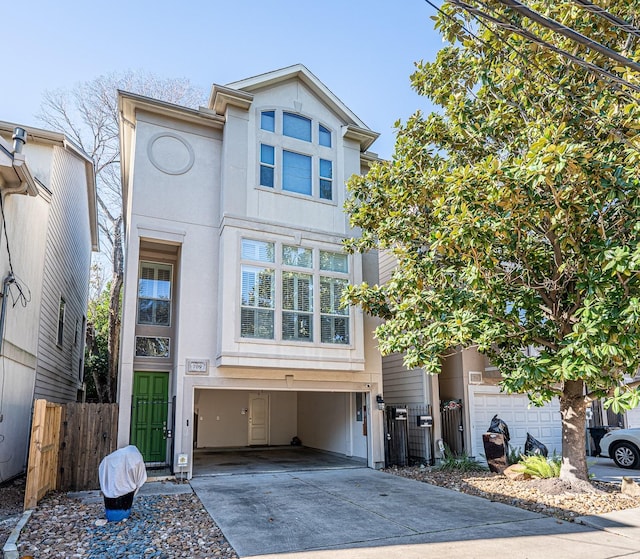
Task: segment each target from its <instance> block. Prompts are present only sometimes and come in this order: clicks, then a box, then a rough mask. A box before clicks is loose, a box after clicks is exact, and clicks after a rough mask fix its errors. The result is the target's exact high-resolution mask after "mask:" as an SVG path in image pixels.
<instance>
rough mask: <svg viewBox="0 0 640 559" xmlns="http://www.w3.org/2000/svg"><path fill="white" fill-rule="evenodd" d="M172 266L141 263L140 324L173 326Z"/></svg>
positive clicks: (139, 286)
mask: <svg viewBox="0 0 640 559" xmlns="http://www.w3.org/2000/svg"><path fill="white" fill-rule="evenodd" d="M171 276H172V266H171V264H161V263H158V262H140V272H139V276H138V324H147V325H151V326H170V325H171Z"/></svg>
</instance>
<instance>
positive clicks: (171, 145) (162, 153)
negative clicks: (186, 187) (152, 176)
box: [147, 132, 195, 175]
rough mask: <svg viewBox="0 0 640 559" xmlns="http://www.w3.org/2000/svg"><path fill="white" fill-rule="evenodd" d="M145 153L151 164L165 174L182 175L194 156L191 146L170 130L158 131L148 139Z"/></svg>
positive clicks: (191, 164) (190, 165) (188, 167)
mask: <svg viewBox="0 0 640 559" xmlns="http://www.w3.org/2000/svg"><path fill="white" fill-rule="evenodd" d="M147 155H148V156H149V161H151V163H152V164H153V166H154V167H155V168H156V169H158V170H159V171H162V172H163V173H166V174H167V175H182V174H184V173H186V172H187V171H188V170H189V169H191V167H193V162H194V160H195V156H194V154H193V148H192V147H191V146H190V145H189V143H188V142H187V141H186V140H185V139H184V138H181V137H180V136H178V135H177V134H173V133H172V132H160V133H159V134H156V135H155V136H153V137H152V138H151V139H150V140H149V144H148V147H147Z"/></svg>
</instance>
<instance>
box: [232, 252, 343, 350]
mask: <svg viewBox="0 0 640 559" xmlns="http://www.w3.org/2000/svg"><path fill="white" fill-rule="evenodd" d="M241 243H242V248H241V258H242V262H241V274H240V275H241V286H240V293H241V295H240V299H241V301H240V337H242V338H260V339H265V340H276V341H278V340H280V341H286V342H294V343H298V342H307V343H316V344H318V343H322V344H349V343H350V333H349V332H350V331H349V327H350V323H349V314H350V311H349V308H342V307H341V305H340V298H341V296H342V292H343V291H344V289H345V288H346V286H347V285H348V281H349V277H348V272H349V268H348V257H347V255H346V254H344V253H340V252H334V251H324V250H318V249H313V248H310V247H301V246H292V245H286V244H280V243H272V242H266V241H258V240H252V239H242V241H241ZM276 311H278V312H276ZM317 332H320V335H319V337H318V334H317Z"/></svg>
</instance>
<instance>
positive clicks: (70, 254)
mask: <svg viewBox="0 0 640 559" xmlns="http://www.w3.org/2000/svg"><path fill="white" fill-rule="evenodd" d="M16 128H17V130H16ZM14 131H15V132H16V133H15V134H14ZM14 136H15V140H14V138H13V137H14ZM25 142H26V143H25ZM0 195H1V196H2V212H0V219H1V220H2V223H0V230H1V231H2V234H1V235H0V283H1V285H2V287H1V288H0V289H1V290H2V295H3V296H2V298H1V299H0V341H1V344H2V345H1V346H0V360H1V363H0V483H1V482H2V481H5V480H7V479H10V478H12V477H15V476H16V475H19V474H21V473H22V472H23V471H24V470H25V468H26V460H27V450H28V445H29V429H30V425H31V410H32V404H33V400H34V398H45V399H47V400H49V401H52V402H75V401H76V400H77V399H78V397H82V390H83V386H84V383H83V363H84V339H85V335H84V331H85V327H86V316H87V299H88V290H89V273H90V265H91V252H92V250H97V249H98V229H97V214H96V191H95V179H94V169H93V163H92V162H91V160H90V159H89V158H88V157H87V155H86V154H84V153H83V152H82V151H81V150H80V149H79V148H78V147H76V146H75V145H74V144H73V143H72V142H71V141H70V140H69V139H68V138H67V137H65V136H64V135H63V134H59V133H56V132H49V131H46V130H39V129H36V128H27V127H16V126H15V125H14V124H9V123H6V122H0Z"/></svg>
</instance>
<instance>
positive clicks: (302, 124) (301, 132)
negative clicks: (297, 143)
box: [282, 113, 311, 142]
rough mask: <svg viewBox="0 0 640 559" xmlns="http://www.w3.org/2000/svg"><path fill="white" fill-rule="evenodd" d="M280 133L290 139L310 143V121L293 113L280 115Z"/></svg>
mask: <svg viewBox="0 0 640 559" xmlns="http://www.w3.org/2000/svg"><path fill="white" fill-rule="evenodd" d="M282 133H283V134H284V135H285V136H289V137H290V138H297V139H298V140H304V141H305V142H310V141H311V120H309V119H308V118H305V117H303V116H300V115H295V114H293V113H282Z"/></svg>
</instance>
